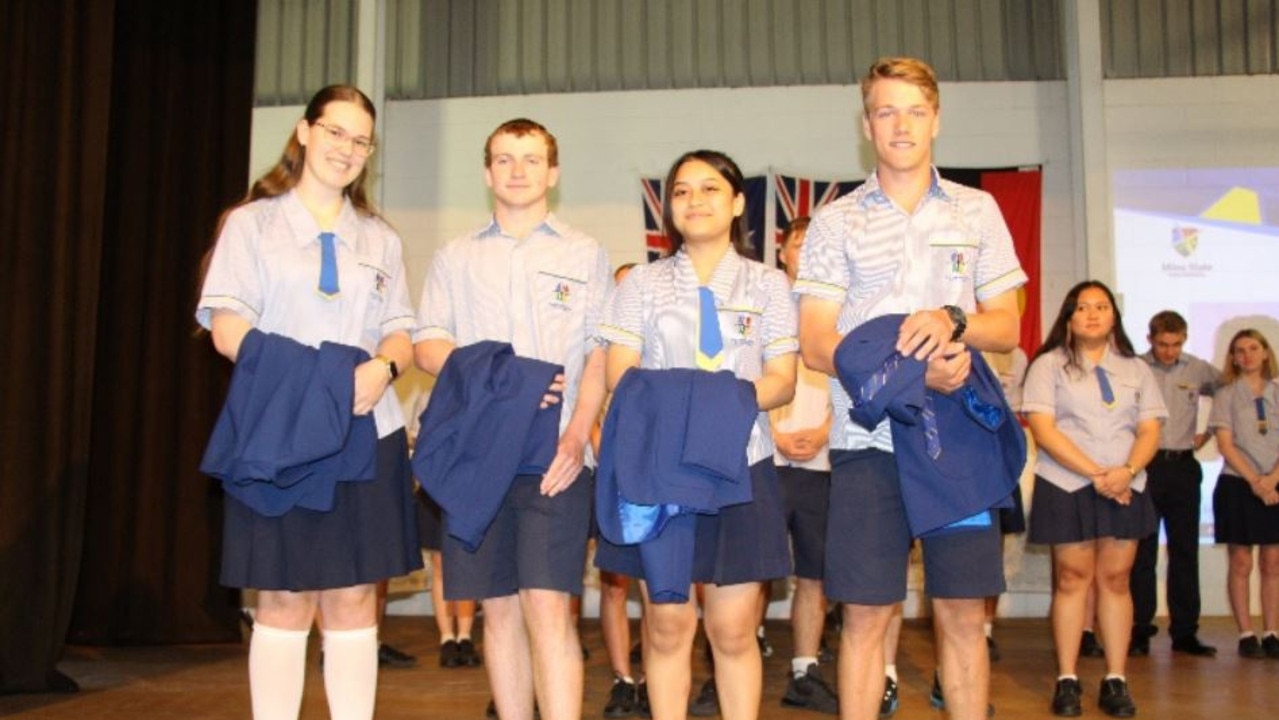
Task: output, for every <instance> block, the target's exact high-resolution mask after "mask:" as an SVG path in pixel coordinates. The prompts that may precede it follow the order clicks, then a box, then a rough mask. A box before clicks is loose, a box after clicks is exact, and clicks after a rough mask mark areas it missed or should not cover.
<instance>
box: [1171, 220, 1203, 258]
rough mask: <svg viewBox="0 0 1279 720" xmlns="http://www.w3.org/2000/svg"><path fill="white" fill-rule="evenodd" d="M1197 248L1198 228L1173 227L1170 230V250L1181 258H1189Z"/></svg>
mask: <svg viewBox="0 0 1279 720" xmlns="http://www.w3.org/2000/svg"><path fill="white" fill-rule="evenodd" d="M1198 248H1199V228H1194V227H1175V228H1173V229H1172V249H1173V250H1176V251H1177V254H1178V255H1181V256H1182V257H1190V256H1191V255H1192V254H1194V252H1195V250H1196V249H1198Z"/></svg>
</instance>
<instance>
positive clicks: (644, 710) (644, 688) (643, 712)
mask: <svg viewBox="0 0 1279 720" xmlns="http://www.w3.org/2000/svg"><path fill="white" fill-rule="evenodd" d="M635 712H636V713H637V714H638V715H639V716H640V717H643V718H651V717H653V708H652V707H650V706H649V704H648V683H646V682H644V681H643V680H640V681H639V682H638V683H635Z"/></svg>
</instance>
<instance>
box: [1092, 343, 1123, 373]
mask: <svg viewBox="0 0 1279 720" xmlns="http://www.w3.org/2000/svg"><path fill="white" fill-rule="evenodd" d="M1081 359H1082V360H1083V361H1084V370H1086V371H1087V372H1092V371H1093V368H1094V367H1100V368H1101V369H1102V370H1105V371H1106V374H1107V375H1111V376H1116V375H1119V374H1120V363H1121V362H1123V359H1124V356H1123V355H1120V354H1119V353H1117V352H1115V348H1114V346H1113V345H1111V344H1110V343H1106V349H1105V350H1103V351H1102V354H1101V359H1100V360H1098V361H1097V362H1095V363H1094V362H1091V361H1090V360H1088V358H1086V357H1084V358H1081Z"/></svg>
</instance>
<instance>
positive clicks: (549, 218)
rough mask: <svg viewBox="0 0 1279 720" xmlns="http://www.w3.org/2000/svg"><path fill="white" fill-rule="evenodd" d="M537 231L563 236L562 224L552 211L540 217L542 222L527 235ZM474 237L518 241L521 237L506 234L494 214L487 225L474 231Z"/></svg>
mask: <svg viewBox="0 0 1279 720" xmlns="http://www.w3.org/2000/svg"><path fill="white" fill-rule="evenodd" d="M537 233H546V234H548V235H554V236H556V237H563V236H564V226H563V224H562V223H560V221H559V219H558V218H556V217H555V214H554V213H547V214H546V217H544V218H542V222H541V223H540V224H539V225H538V226H537V227H535V228H533V231H532V232H530V233H529V236H530V237H531V236H533V235H535V234H537ZM475 237H477V238H489V237H509V238H511V239H512V240H516V241H519V240H520V239H521V238H517V237H513V236H511V235H507V234H506V233H505V232H503V231H502V226H501V225H499V224H498V222H497V216H496V215H494V216H492V217H490V218H489V223H488V225H485V226H484V227H483V228H481V229H480V230H479V232H476V233H475Z"/></svg>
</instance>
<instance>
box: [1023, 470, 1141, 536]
mask: <svg viewBox="0 0 1279 720" xmlns="http://www.w3.org/2000/svg"><path fill="white" fill-rule="evenodd" d="M1155 527H1156V516H1155V504H1154V503H1153V502H1151V500H1150V494H1149V493H1145V492H1134V493H1133V494H1132V503H1130V504H1128V505H1120V504H1119V503H1117V502H1115V501H1114V500H1111V499H1109V498H1104V497H1102V496H1100V495H1098V494H1097V490H1096V488H1094V487H1093V486H1092V485H1089V486H1087V487H1085V488H1083V489H1081V490H1076V491H1075V492H1066V491H1065V490H1062V489H1061V488H1059V487H1057V486H1056V485H1053V484H1052V483H1050V482H1048V481H1047V480H1045V479H1043V478H1042V477H1039V476H1038V475H1036V476H1035V494H1034V500H1032V501H1031V503H1030V534H1029V536H1028V537H1027V540H1028V541H1029V542H1032V543H1036V544H1040V545H1060V544H1064V543H1076V542H1085V541H1088V540H1096V539H1098V538H1114V539H1116V540H1140V539H1142V538H1144V537H1146V536H1148V535H1150V534H1151V533H1153V532H1154V531H1155Z"/></svg>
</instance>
